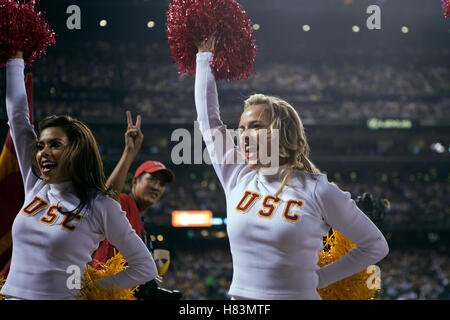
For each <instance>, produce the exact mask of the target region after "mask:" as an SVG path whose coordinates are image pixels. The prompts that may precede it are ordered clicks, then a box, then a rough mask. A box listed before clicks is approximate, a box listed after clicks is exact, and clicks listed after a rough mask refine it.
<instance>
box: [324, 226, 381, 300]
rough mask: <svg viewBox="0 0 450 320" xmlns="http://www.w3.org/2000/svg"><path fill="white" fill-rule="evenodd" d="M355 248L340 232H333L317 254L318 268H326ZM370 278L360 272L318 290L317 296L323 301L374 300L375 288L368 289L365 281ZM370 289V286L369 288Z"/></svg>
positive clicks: (363, 272) (363, 271)
mask: <svg viewBox="0 0 450 320" xmlns="http://www.w3.org/2000/svg"><path fill="white" fill-rule="evenodd" d="M354 247H356V245H355V244H353V243H352V242H351V241H350V240H348V239H347V238H346V237H345V236H344V235H342V234H341V233H340V232H338V231H336V230H333V232H332V234H330V233H329V234H328V235H327V239H326V240H325V244H324V248H323V249H322V251H321V252H319V262H318V265H319V267H321V268H322V267H323V266H326V265H328V264H330V263H332V262H333V261H336V260H337V259H339V258H341V257H342V256H344V255H345V254H347V252H348V251H350V250H351V249H353V248H354ZM370 276H371V274H368V273H367V272H366V270H362V271H360V272H358V273H356V274H354V275H352V276H350V277H348V278H345V279H342V280H340V281H337V282H335V283H332V284H330V285H329V286H328V287H325V288H322V289H319V290H318V292H319V295H320V296H321V297H322V299H324V300H371V299H373V298H374V296H375V294H376V292H377V291H378V289H377V288H369V286H368V285H367V280H368V278H369V277H370ZM370 287H372V286H370Z"/></svg>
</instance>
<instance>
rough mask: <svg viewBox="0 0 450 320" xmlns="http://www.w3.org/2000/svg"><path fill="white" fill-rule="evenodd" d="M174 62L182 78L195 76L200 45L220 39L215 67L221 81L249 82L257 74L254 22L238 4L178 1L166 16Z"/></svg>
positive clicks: (231, 0)
mask: <svg viewBox="0 0 450 320" xmlns="http://www.w3.org/2000/svg"><path fill="white" fill-rule="evenodd" d="M166 16H167V22H166V33H167V39H168V42H169V45H170V51H171V55H172V58H173V59H174V60H175V61H176V62H177V63H179V72H180V73H181V74H193V73H195V65H196V54H197V51H198V49H197V45H198V44H199V43H201V42H202V41H205V40H208V39H209V38H211V37H212V36H215V37H216V45H215V48H214V51H213V54H214V59H213V61H212V63H211V68H212V70H213V73H214V76H215V78H216V80H217V81H219V80H240V79H243V80H246V79H247V78H248V77H249V75H250V73H255V70H254V60H255V56H256V51H257V50H256V46H255V42H256V40H255V37H254V34H253V29H252V22H251V20H250V18H249V17H248V15H247V13H246V12H245V11H244V9H243V8H242V6H241V5H240V4H239V3H237V2H236V1H235V0H174V1H173V2H172V3H171V4H170V5H169V10H168V11H167V13H166Z"/></svg>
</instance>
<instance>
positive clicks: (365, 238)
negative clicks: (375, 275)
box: [316, 181, 389, 289]
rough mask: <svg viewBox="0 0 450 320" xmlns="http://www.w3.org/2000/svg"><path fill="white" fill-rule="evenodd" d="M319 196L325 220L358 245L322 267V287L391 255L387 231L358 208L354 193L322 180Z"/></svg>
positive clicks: (319, 183) (317, 191)
mask: <svg viewBox="0 0 450 320" xmlns="http://www.w3.org/2000/svg"><path fill="white" fill-rule="evenodd" d="M316 196H317V199H318V202H319V205H320V207H321V208H322V212H323V217H324V218H325V221H326V222H327V223H328V224H329V225H330V226H331V227H332V228H333V229H335V230H337V231H339V232H340V233H342V234H343V235H344V236H345V237H347V238H348V239H349V240H350V241H351V242H353V243H354V244H355V245H356V247H355V248H353V249H352V250H350V251H349V252H348V253H347V254H346V255H344V256H343V257H342V258H340V259H338V260H336V261H334V262H333V263H331V264H329V265H326V266H324V267H322V268H321V269H319V271H318V275H319V286H318V288H319V289H320V288H324V287H326V286H328V285H329V284H331V283H334V282H336V281H339V280H341V279H344V278H347V277H349V276H351V275H353V274H355V273H358V272H360V271H362V270H364V269H366V268H367V267H368V266H370V265H372V264H375V263H377V262H378V261H380V260H381V259H383V258H384V257H385V256H386V255H387V254H388V252H389V247H388V244H387V242H386V239H385V238H384V236H383V234H382V233H381V232H380V230H379V229H378V228H377V227H376V226H375V224H374V223H373V222H372V221H371V220H370V219H369V218H368V217H367V216H366V215H365V214H364V213H363V212H362V211H361V210H360V209H359V208H358V207H357V205H356V203H355V201H353V200H352V199H351V197H350V193H348V192H343V191H341V190H340V189H339V188H338V187H337V186H336V185H335V184H333V183H329V182H328V181H319V182H318V184H317V188H316Z"/></svg>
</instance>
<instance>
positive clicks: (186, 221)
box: [172, 210, 213, 227]
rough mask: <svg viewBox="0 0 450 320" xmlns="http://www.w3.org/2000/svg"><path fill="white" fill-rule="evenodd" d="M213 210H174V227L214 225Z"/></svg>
mask: <svg viewBox="0 0 450 320" xmlns="http://www.w3.org/2000/svg"><path fill="white" fill-rule="evenodd" d="M212 216H213V214H212V211H209V210H198V211H179V210H177V211H173V212H172V226H173V227H210V226H211V225H212Z"/></svg>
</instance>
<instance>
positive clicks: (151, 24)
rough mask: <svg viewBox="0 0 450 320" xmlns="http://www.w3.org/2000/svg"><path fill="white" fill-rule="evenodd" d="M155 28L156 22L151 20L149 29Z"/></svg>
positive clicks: (148, 25) (148, 24) (148, 23)
mask: <svg viewBox="0 0 450 320" xmlns="http://www.w3.org/2000/svg"><path fill="white" fill-rule="evenodd" d="M154 26H155V21H153V20H150V21H149V22H147V28H153V27H154Z"/></svg>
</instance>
